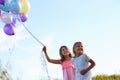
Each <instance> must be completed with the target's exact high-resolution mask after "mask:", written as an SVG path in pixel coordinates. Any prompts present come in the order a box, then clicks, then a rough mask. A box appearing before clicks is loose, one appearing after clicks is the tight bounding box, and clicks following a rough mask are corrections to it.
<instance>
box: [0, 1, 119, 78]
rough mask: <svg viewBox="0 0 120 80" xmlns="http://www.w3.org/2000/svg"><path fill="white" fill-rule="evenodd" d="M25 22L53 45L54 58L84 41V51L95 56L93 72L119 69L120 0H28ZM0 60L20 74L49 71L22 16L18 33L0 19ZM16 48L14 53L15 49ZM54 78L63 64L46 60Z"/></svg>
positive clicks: (38, 74)
mask: <svg viewBox="0 0 120 80" xmlns="http://www.w3.org/2000/svg"><path fill="white" fill-rule="evenodd" d="M29 2H30V5H31V7H30V10H29V12H28V13H27V14H28V20H27V21H26V22H25V23H24V24H25V25H26V27H27V28H28V29H29V30H30V31H31V32H32V33H33V34H34V35H35V36H36V37H37V38H38V39H39V40H40V41H41V42H43V43H44V44H45V45H46V46H47V48H48V54H49V56H50V57H51V58H53V59H59V58H60V57H59V48H60V46H61V45H67V46H68V47H69V49H70V50H71V51H72V46H73V44H74V42H76V41H82V42H83V45H84V48H85V53H86V54H88V56H90V57H91V58H92V59H93V60H94V61H95V62H96V66H95V67H94V68H93V69H92V73H93V76H94V75H97V74H120V63H119V60H120V59H119V58H120V50H119V47H120V1H119V0H36V1H34V0H29ZM0 24H1V25H0V45H1V47H0V60H1V64H2V65H3V66H4V67H6V64H7V62H8V61H9V63H10V64H8V65H9V66H7V67H6V68H7V69H8V70H9V73H11V76H12V77H13V78H14V80H16V79H17V78H19V77H21V78H20V80H39V79H40V78H43V77H44V76H45V77H46V76H47V74H46V73H45V72H44V69H43V67H42V65H41V64H42V62H41V60H40V59H41V57H40V54H42V53H41V50H42V45H40V44H39V43H38V42H36V40H35V39H33V38H32V37H31V36H30V35H29V34H28V32H27V31H26V30H25V29H24V28H23V26H22V25H21V24H20V23H19V22H17V24H16V28H15V31H16V32H15V33H16V34H15V35H14V36H7V35H6V34H4V32H3V26H4V23H3V22H2V21H0ZM10 52H11V55H10ZM47 67H48V72H49V75H50V77H51V78H60V79H62V68H61V65H55V64H51V63H48V62H47Z"/></svg>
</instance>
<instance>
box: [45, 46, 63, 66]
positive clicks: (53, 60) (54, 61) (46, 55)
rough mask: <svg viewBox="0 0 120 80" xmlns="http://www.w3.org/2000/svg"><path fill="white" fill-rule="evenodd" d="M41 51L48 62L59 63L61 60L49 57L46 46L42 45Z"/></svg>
mask: <svg viewBox="0 0 120 80" xmlns="http://www.w3.org/2000/svg"><path fill="white" fill-rule="evenodd" d="M43 51H44V53H45V57H46V59H47V61H48V62H50V63H54V64H61V60H60V59H59V60H55V59H50V57H49V56H48V54H47V51H46V46H44V47H43Z"/></svg>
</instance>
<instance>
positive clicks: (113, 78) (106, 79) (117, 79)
mask: <svg viewBox="0 0 120 80" xmlns="http://www.w3.org/2000/svg"><path fill="white" fill-rule="evenodd" d="M92 80H120V74H119V75H116V74H113V75H106V74H100V75H96V76H93V77H92Z"/></svg>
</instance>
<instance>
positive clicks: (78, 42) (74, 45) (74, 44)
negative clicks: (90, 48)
mask: <svg viewBox="0 0 120 80" xmlns="http://www.w3.org/2000/svg"><path fill="white" fill-rule="evenodd" d="M78 43H80V44H82V42H80V41H79V42H75V43H74V45H73V53H74V54H76V52H75V46H76V44H78Z"/></svg>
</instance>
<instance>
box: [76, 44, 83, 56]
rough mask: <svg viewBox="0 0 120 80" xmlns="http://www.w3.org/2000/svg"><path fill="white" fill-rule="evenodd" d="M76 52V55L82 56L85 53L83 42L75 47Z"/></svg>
mask: <svg viewBox="0 0 120 80" xmlns="http://www.w3.org/2000/svg"><path fill="white" fill-rule="evenodd" d="M74 51H75V54H82V53H83V51H84V50H83V45H82V43H81V42H78V43H76V44H75V47H74Z"/></svg>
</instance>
